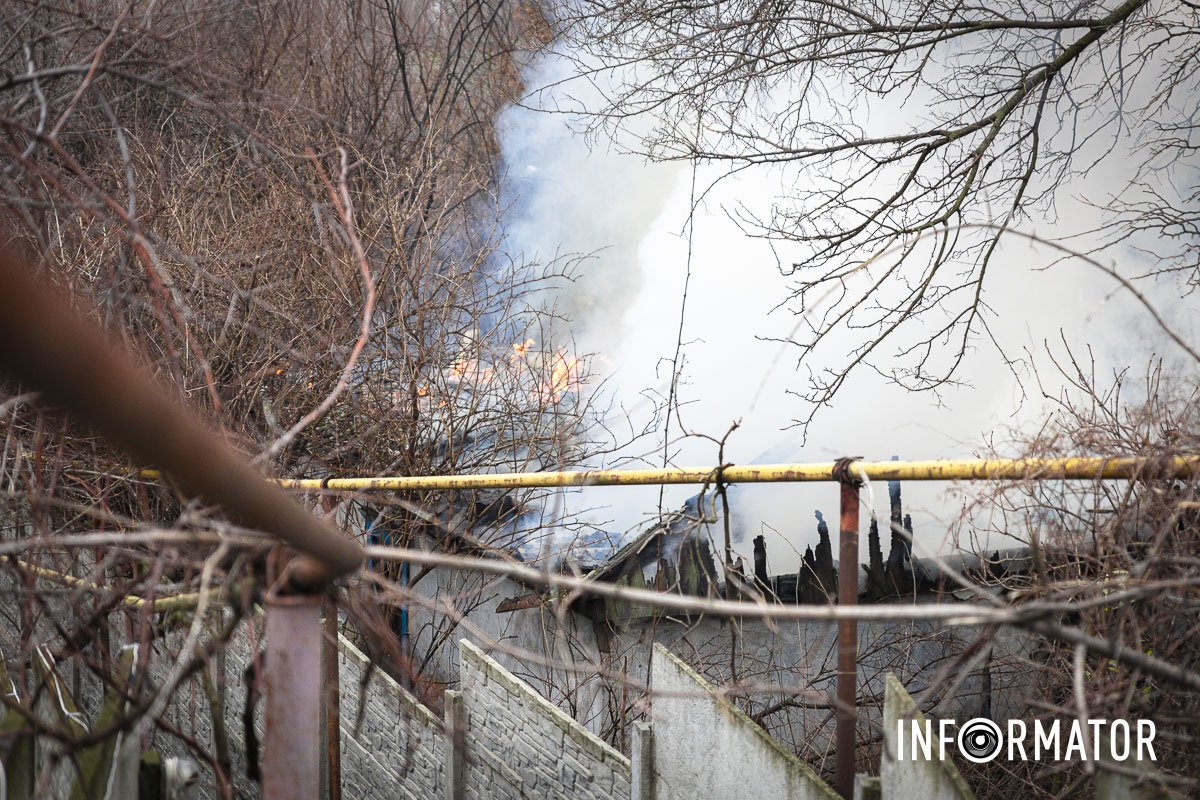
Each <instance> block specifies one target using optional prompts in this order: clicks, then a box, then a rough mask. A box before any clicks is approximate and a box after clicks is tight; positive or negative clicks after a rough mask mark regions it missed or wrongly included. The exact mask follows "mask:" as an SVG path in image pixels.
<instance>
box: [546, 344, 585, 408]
mask: <svg viewBox="0 0 1200 800" xmlns="http://www.w3.org/2000/svg"><path fill="white" fill-rule="evenodd" d="M579 365H580V360H579V358H578V357H577V356H573V355H571V354H569V353H568V352H567V351H566V350H559V351H558V352H556V353H555V354H554V357H553V360H552V361H551V367H550V381H549V383H548V384H547V385H546V395H547V396H548V397H549V398H550V399H551V400H552V401H554V402H558V401H559V400H561V399H562V396H563V395H564V394H566V393H567V392H577V391H579V386H580V378H579Z"/></svg>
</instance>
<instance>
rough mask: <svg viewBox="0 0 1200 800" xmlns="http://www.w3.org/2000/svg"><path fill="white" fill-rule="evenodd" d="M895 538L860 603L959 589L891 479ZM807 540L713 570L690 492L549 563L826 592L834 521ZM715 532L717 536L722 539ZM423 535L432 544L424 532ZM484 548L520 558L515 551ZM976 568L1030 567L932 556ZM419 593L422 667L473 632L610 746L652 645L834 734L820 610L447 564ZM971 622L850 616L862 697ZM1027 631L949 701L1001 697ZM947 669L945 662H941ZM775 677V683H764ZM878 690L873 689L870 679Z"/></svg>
mask: <svg viewBox="0 0 1200 800" xmlns="http://www.w3.org/2000/svg"><path fill="white" fill-rule="evenodd" d="M892 489H893V491H892V500H893V504H892V514H891V519H890V520H889V522H890V525H889V528H890V536H889V537H888V545H887V549H886V555H885V550H884V546H883V536H882V535H881V530H880V527H881V526H879V525H877V524H872V525H871V526H870V529H869V532H868V538H869V545H868V548H867V551H868V559H867V563H865V564H861V565H855V566H856V567H857V568H858V569H859V570H860V571H859V586H860V587H861V588H860V596H859V601H860V602H862V603H898V602H899V603H913V602H918V603H924V602H958V601H959V598H958V596H957V595H956V594H955V592H956V590H957V589H958V588H959V587H958V585H957V584H956V583H953V582H951V581H949V580H947V579H946V578H945V577H944V575H945V573H944V570H943V569H942V568H941V567H939V566H938V564H937V563H934V562H931V561H925V560H923V559H920V558H914V557H913V555H912V549H911V545H910V544H909V542H910V541H911V539H910V536H909V535H910V534H911V528H912V522H911V519H909V518H908V517H907V516H906V515H904V514H903V512H902V509H901V507H900V492H899V486H893V487H892ZM815 525H816V534H817V538H816V542H815V544H814V546H811V547H809V548H808V549H807V550H806V552H805V553H804V554H803V557H802V560H801V563H800V567H799V569H798V570H797V571H795V572H791V571H788V572H784V573H781V574H779V573H776V574H773V573H772V570H771V568H770V564H769V563H768V560H767V554H766V547H765V542H764V541H763V537H761V536H760V537H758V538H757V540H756V541H754V564H753V565H752V566H750V567H747V565H745V564H743V563H741V560H740V559H736V558H734V559H729V560H730V561H732V563H731V564H730V566H729V568H728V569H725V568H723V566H722V565H723V564H724V563H725V562H726V560H727V555H726V553H727V551H726V550H725V548H724V547H723V542H724V539H723V533H724V525H723V520H722V518H721V516H720V514H719V512H718V511H717V509H716V507H715V504H714V503H713V502H712V501H711V498H707V497H695V498H692V499H691V500H689V501H688V502H686V503H685V504H684V505H683V507H682V508H680V509H679V510H677V511H674V512H672V513H670V514H667V515H664V516H663V517H661V518H660V519H659V520H658V521H657V522H655V523H654V524H652V525H650V526H649V527H648V528H646V529H645V530H644V531H643V532H642V533H641V534H639V535H637V536H636V537H635V538H634V539H633V540H631V541H629V542H627V543H625V544H624V545H623V546H620V547H619V548H616V549H615V551H614V552H612V553H611V555H610V556H609V557H607V558H603V559H601V558H599V557H598V556H599V555H600V554H601V553H600V552H598V551H600V550H602V548H594V549H592V550H591V551H590V552H589V553H588V556H589V558H588V561H587V562H581V561H580V560H575V559H572V558H571V557H570V554H567V555H566V557H564V558H560V559H559V560H558V562H557V566H556V568H558V569H563V570H572V571H574V572H576V573H577V574H582V575H583V576H584V579H585V580H586V581H595V582H603V583H609V584H613V585H617V586H627V587H631V588H648V589H654V590H658V591H665V592H678V593H681V594H685V595H691V596H697V597H714V598H716V597H738V598H743V599H748V598H754V599H758V600H760V601H761V602H766V603H782V604H826V603H833V602H836V594H837V593H836V585H837V575H838V571H839V570H840V569H841V568H843V565H841V564H838V563H837V562H836V561H835V560H834V558H833V553H834V549H833V546H832V541H831V533H830V530H829V526H828V524H827V523H826V522H825V520H824V518H823V516H822V515H821V514H820V513H817V514H816V520H815ZM719 542H720V543H721V544H718V543H719ZM431 544H432V543H431ZM489 557H496V558H520V552H519V548H513V549H511V550H510V551H509V552H508V553H501V552H493V553H491V554H490V556H489ZM938 562H939V563H940V564H942V565H944V566H949V567H951V568H952V569H954V570H958V571H962V572H965V573H966V574H968V575H971V576H973V577H983V578H986V577H987V576H988V575H999V574H1012V573H1020V572H1024V571H1026V570H1027V569H1028V567H1029V557H1028V554H1027V553H1022V552H1015V551H1014V552H1007V553H999V552H998V553H993V554H991V555H990V556H989V557H987V558H977V557H972V556H968V555H958V556H950V557H944V558H941V559H938ZM411 589H412V591H413V602H412V603H411V604H410V605H408V606H407V607H406V609H405V619H406V642H405V644H406V647H407V648H408V651H409V652H410V653H411V656H412V660H413V663H414V665H416V666H417V667H418V668H419V669H420V670H421V674H422V676H423V679H430V678H432V679H433V680H434V681H435V682H436V681H443V682H445V684H446V685H447V686H450V685H451V684H452V681H453V676H455V675H456V674H457V670H458V666H459V665H458V648H456V647H453V646H451V645H450V644H449V643H451V642H454V641H456V640H457V639H458V638H460V637H463V636H465V637H467V638H469V639H471V640H473V641H475V642H477V643H478V644H479V645H480V646H481V647H483V648H484V649H486V650H488V651H489V652H490V653H491V655H492V656H493V657H495V658H496V659H497V660H498V661H500V662H501V663H503V664H504V665H505V666H506V667H507V668H508V669H510V670H512V671H513V673H514V674H517V675H518V676H520V677H521V678H522V679H523V680H525V681H526V682H528V683H529V684H531V685H532V686H534V687H535V688H536V689H537V690H538V691H539V692H541V693H542V694H543V695H544V696H545V697H546V698H548V699H549V700H551V701H552V702H554V703H556V704H558V705H559V706H560V707H562V708H564V709H565V710H567V711H568V712H569V713H570V714H571V715H572V716H573V717H575V718H576V719H577V720H579V721H580V722H581V723H583V724H585V725H586V726H588V727H589V728H590V729H591V730H592V731H593V732H595V733H597V734H599V735H601V736H602V737H604V738H606V739H608V740H609V741H610V742H612V743H614V744H615V745H617V746H618V747H621V746H623V745H624V744H627V742H626V737H627V736H628V735H629V734H628V732H629V729H630V726H631V725H632V723H633V722H634V721H636V720H637V719H638V718H639V716H640V715H642V714H644V713H645V704H644V701H645V697H644V693H643V692H642V691H640V690H638V689H636V688H633V687H637V686H638V685H639V684H643V683H644V680H645V676H646V675H647V674H648V673H647V672H646V670H648V668H649V660H650V653H651V650H652V648H653V646H654V644H656V643H659V644H662V645H664V646H666V647H668V648H669V649H670V650H671V651H672V652H675V653H679V654H681V655H682V656H683V657H685V658H686V659H687V660H688V662H689V663H690V664H691V665H692V667H693V668H694V669H696V670H697V672H699V673H700V674H702V675H704V676H705V677H706V678H708V679H709V680H711V681H712V682H714V683H716V684H718V685H726V686H728V685H734V686H737V685H755V686H760V687H768V688H765V689H763V690H762V691H760V692H757V693H754V694H751V695H747V696H746V697H745V699H744V704H745V706H744V707H745V709H746V710H747V712H748V713H750V715H751V716H752V718H754V719H755V720H756V721H757V722H759V724H761V725H762V726H763V727H764V728H766V729H767V730H768V731H770V732H771V733H772V734H773V735H774V736H776V737H777V738H778V739H779V740H780V741H781V742H783V743H784V744H785V745H789V746H793V747H795V748H796V749H797V750H799V749H800V748H801V747H810V748H811V747H812V746H814V744H816V745H817V746H818V750H820V749H821V748H822V747H825V746H826V745H828V743H829V740H830V737H831V736H832V714H831V709H832V708H833V706H832V703H833V701H832V687H833V679H834V676H835V674H836V668H835V664H836V635H835V629H834V626H832V625H830V624H828V623H825V622H800V623H797V622H791V623H785V624H781V623H773V622H771V621H769V620H764V619H761V618H743V619H732V620H731V619H724V618H715V617H708V616H704V615H702V614H700V615H692V616H689V615H686V614H681V613H679V612H671V613H665V612H663V610H662V609H660V608H653V607H650V606H645V605H641V604H638V603H633V602H629V601H628V600H626V599H623V598H619V597H605V598H598V597H587V596H584V595H580V596H578V597H563V596H562V595H561V593H547V592H544V591H542V590H541V589H540V588H537V587H532V586H527V585H523V584H521V583H519V582H516V581H514V580H511V579H509V578H498V577H486V576H481V575H479V574H468V573H463V572H458V571H454V570H448V569H436V570H432V571H431V572H429V573H428V574H427V575H426V576H425V578H424V579H423V580H422V581H421V582H420V583H419V584H416V585H413V586H411ZM976 634H977V631H975V630H974V629H972V628H970V627H958V628H946V627H943V626H940V625H938V624H936V623H928V622H921V621H914V622H906V623H903V624H900V623H882V622H880V623H863V624H861V625H860V627H859V635H860V646H859V652H860V654H861V655H860V659H859V669H860V675H861V685H862V687H863V696H864V697H865V701H864V708H865V709H866V712H865V713H866V714H867V718H868V719H869V718H870V715H871V713H872V712H871V706H872V703H873V702H874V699H877V696H878V697H882V681H883V677H884V675H885V674H887V673H889V672H891V673H894V674H896V675H897V676H898V677H900V679H901V680H902V681H903V682H905V683H906V685H909V686H911V687H916V688H917V689H920V687H922V686H933V687H936V686H937V685H939V683H944V682H945V681H946V675H945V673H944V671H945V670H947V669H955V668H956V667H955V665H956V664H958V663H959V659H960V657H961V656H962V655H963V653H965V652H967V651H968V650H969V648H970V647H971V642H972V641H974V639H975V636H976ZM1025 646H1026V643H1025V642H1024V641H1023V640H1021V639H1019V638H1018V637H1015V636H1007V635H1005V634H1002V635H999V636H997V637H996V638H995V639H994V640H993V642H992V644H990V645H989V647H988V648H987V650H986V652H985V653H984V657H983V658H982V660H977V661H976V662H974V666H972V668H971V670H970V672H969V674H966V675H964V676H962V683H961V686H960V687H959V690H958V691H957V692H956V693H955V695H954V696H953V697H952V698H951V697H947V698H946V700H945V701H946V702H947V703H950V704H952V707H947V708H946V709H945V710H946V711H947V712H948V713H957V712H963V713H969V714H972V715H974V714H977V713H980V712H983V711H988V710H990V709H992V708H993V706H994V705H996V704H997V703H1004V702H1007V699H1006V698H1011V697H1013V696H1014V695H1015V692H1013V691H1011V689H1012V686H1013V684H1014V681H1017V680H1018V676H1019V674H1020V672H1019V670H1018V669H1016V668H1015V666H1014V667H1012V668H1010V666H1011V665H1015V664H1016V663H1017V662H1019V660H1020V658H1021V657H1022V653H1023V648H1024V647H1025ZM951 674H953V673H951ZM769 687H776V688H774V689H772V688H769ZM876 690H878V691H876ZM797 692H799V693H801V694H803V695H805V696H808V697H812V696H826V695H828V696H830V700H829V701H828V703H824V704H822V703H821V702H816V703H814V702H811V701H809V702H805V703H799V702H796V700H795V698H796V693H797Z"/></svg>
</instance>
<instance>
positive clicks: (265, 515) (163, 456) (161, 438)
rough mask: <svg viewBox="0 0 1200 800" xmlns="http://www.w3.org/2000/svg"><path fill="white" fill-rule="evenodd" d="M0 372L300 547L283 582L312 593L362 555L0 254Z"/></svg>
mask: <svg viewBox="0 0 1200 800" xmlns="http://www.w3.org/2000/svg"><path fill="white" fill-rule="evenodd" d="M0 373H7V374H9V375H12V376H13V377H15V378H16V379H17V380H19V381H22V382H24V383H25V384H26V386H27V387H28V388H30V389H35V390H37V391H39V392H42V393H43V395H44V396H45V399H46V400H48V401H49V402H50V403H52V404H53V405H56V406H58V407H59V408H61V409H63V410H65V411H67V412H68V413H70V414H71V415H73V416H74V417H76V418H77V419H78V420H80V421H82V422H84V423H86V424H87V425H89V426H90V427H91V428H93V429H94V430H96V431H98V432H99V433H102V434H103V435H104V436H105V437H106V438H107V439H108V440H109V441H111V442H113V443H114V444H116V445H118V446H120V447H121V448H122V449H124V450H125V451H127V452H129V453H130V454H132V455H133V456H134V457H135V458H137V459H138V460H139V461H141V462H142V463H148V464H154V465H156V466H157V467H160V468H162V470H163V471H164V472H166V473H167V474H168V475H170V476H171V477H172V478H173V479H174V480H175V481H176V483H177V484H178V485H179V487H180V488H181V489H182V490H183V492H184V493H186V494H187V495H189V496H192V497H201V498H204V500H206V501H208V502H210V503H216V504H218V505H220V506H221V507H222V508H223V509H224V510H225V513H226V514H228V515H229V517H230V518H231V519H233V520H234V521H235V522H237V523H239V524H241V525H244V526H245V527H247V528H253V529H255V530H260V531H265V532H267V533H271V534H274V535H275V536H276V537H278V538H279V539H281V540H283V541H284V542H287V543H288V544H290V545H291V546H292V547H294V548H296V550H298V551H299V552H300V554H301V555H300V557H299V558H297V559H295V560H294V561H293V562H292V564H291V565H290V566H289V573H288V577H289V583H290V584H291V586H293V587H294V588H297V589H300V590H304V591H320V590H321V589H323V588H324V587H325V586H326V585H327V584H329V583H331V582H332V581H335V580H337V579H338V578H339V577H341V576H343V575H347V574H349V573H351V572H353V571H355V570H356V569H358V566H359V565H360V564H361V563H362V551H361V550H360V549H359V547H358V545H357V544H356V543H355V542H353V541H352V540H350V539H349V538H347V537H345V536H342V535H341V534H340V533H339V532H338V531H336V530H334V529H333V528H332V527H331V526H330V525H328V524H326V523H325V522H323V521H321V520H319V519H317V518H316V517H315V516H313V515H312V514H311V513H309V512H308V511H307V510H305V509H304V508H302V507H301V506H300V505H299V504H298V503H296V502H294V501H293V499H292V498H290V497H288V496H287V495H286V494H285V493H284V492H281V491H279V489H278V488H276V487H274V486H271V485H269V484H268V483H266V482H264V481H263V479H262V476H261V475H260V474H259V473H258V472H257V471H255V470H254V469H253V468H252V467H251V466H250V465H249V464H248V463H246V460H245V459H244V458H243V457H242V455H241V454H239V453H238V452H237V451H235V450H234V449H233V448H232V447H231V446H230V445H229V444H228V443H227V442H226V441H225V439H224V438H223V437H222V436H220V435H219V434H217V433H216V432H214V431H211V430H209V429H207V428H206V427H205V426H204V425H202V424H201V423H200V422H199V421H198V420H197V419H196V418H195V417H194V416H193V415H192V414H190V413H189V412H188V411H187V409H186V408H185V407H184V406H183V404H182V403H181V402H180V400H179V398H178V396H174V395H172V394H171V393H168V392H167V391H165V390H164V388H163V387H161V386H159V385H158V384H157V383H156V382H155V381H154V380H153V378H152V377H151V376H150V375H149V373H148V372H147V371H146V370H145V369H144V368H141V367H139V366H138V365H137V364H135V363H134V361H133V359H132V358H130V356H129V355H128V354H127V353H125V352H123V351H122V349H121V348H120V347H118V346H117V345H116V343H115V342H112V341H111V340H110V338H109V337H107V336H105V335H104V333H103V332H102V331H100V330H99V329H98V328H97V326H96V325H94V324H92V323H91V322H88V321H86V320H84V319H82V318H80V317H78V316H76V314H75V313H74V312H73V311H72V310H71V307H70V305H69V304H68V303H67V301H66V300H65V299H64V298H63V297H61V296H59V295H58V294H57V293H56V292H55V291H53V290H52V289H51V288H50V287H49V286H48V285H46V282H45V280H44V279H43V280H41V281H39V280H38V279H37V278H35V277H34V275H33V273H32V271H31V270H30V269H28V268H26V267H25V266H23V265H19V264H17V263H16V262H15V261H13V260H12V259H11V258H9V257H5V256H4V255H3V254H0Z"/></svg>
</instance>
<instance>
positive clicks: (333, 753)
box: [322, 597, 342, 800]
mask: <svg viewBox="0 0 1200 800" xmlns="http://www.w3.org/2000/svg"><path fill="white" fill-rule="evenodd" d="M323 644H324V651H323V652H324V658H325V679H324V680H325V702H324V703H323V705H322V709H323V711H324V729H325V761H326V767H325V800H342V680H341V674H340V670H341V666H340V660H341V650H342V648H341V645H340V642H339V640H338V612H337V600H335V599H334V598H332V597H326V598H325V637H324V641H323Z"/></svg>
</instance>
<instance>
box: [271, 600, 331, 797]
mask: <svg viewBox="0 0 1200 800" xmlns="http://www.w3.org/2000/svg"><path fill="white" fill-rule="evenodd" d="M266 606H267V629H266V640H267V642H266V655H265V662H264V664H263V682H264V689H265V692H264V694H265V696H266V703H267V710H266V742H265V743H264V746H263V761H262V779H263V800H320V797H321V764H322V760H323V754H322V753H321V701H322V699H323V693H322V687H321V651H322V647H321V638H322V633H323V632H322V624H321V597H320V596H319V595H313V594H306V595H292V596H282V597H281V596H271V597H268V598H267V601H266Z"/></svg>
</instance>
